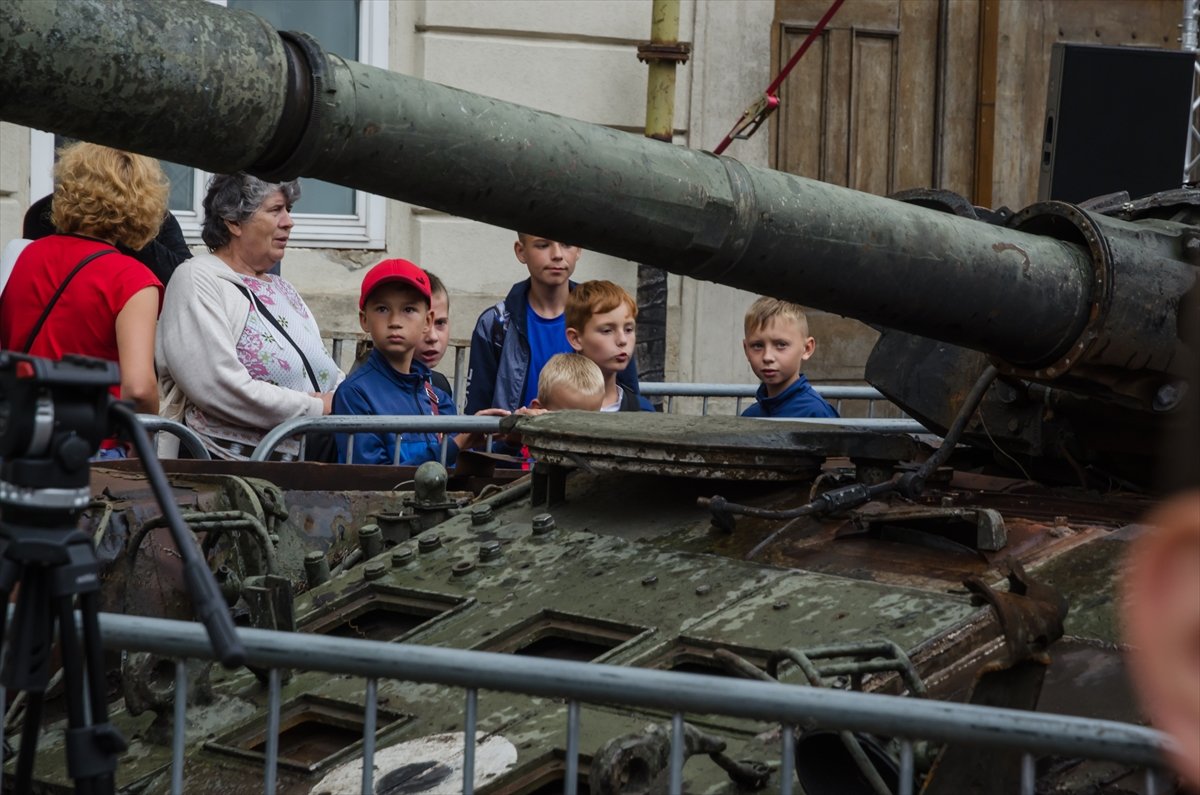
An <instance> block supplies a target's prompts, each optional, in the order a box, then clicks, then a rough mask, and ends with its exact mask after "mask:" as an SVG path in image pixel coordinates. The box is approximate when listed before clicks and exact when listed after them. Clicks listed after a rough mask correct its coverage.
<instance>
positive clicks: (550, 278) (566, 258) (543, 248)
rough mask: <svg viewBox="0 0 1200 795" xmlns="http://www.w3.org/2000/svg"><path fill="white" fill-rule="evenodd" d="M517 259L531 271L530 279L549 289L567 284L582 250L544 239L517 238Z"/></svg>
mask: <svg viewBox="0 0 1200 795" xmlns="http://www.w3.org/2000/svg"><path fill="white" fill-rule="evenodd" d="M513 251H514V252H515V253H516V255H517V259H518V260H520V261H521V262H523V263H524V264H525V267H526V268H528V269H529V278H531V279H533V280H534V281H535V282H538V283H540V284H543V285H545V286H547V287H557V286H559V285H562V284H566V283H567V282H568V281H570V279H571V274H572V273H574V272H575V263H576V262H578V261H579V255H580V254H581V253H583V252H582V250H581V249H580V248H579V246H569V245H567V244H565V243H559V242H558V241H556V240H547V239H546V238H544V237H527V236H522V237H519V238H517V242H516V243H514V244H513Z"/></svg>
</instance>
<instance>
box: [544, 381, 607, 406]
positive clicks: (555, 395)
mask: <svg viewBox="0 0 1200 795" xmlns="http://www.w3.org/2000/svg"><path fill="white" fill-rule="evenodd" d="M531 405H533V407H534V408H540V409H545V410H546V411H599V410H600V408H601V406H603V405H604V392H598V393H596V394H595V395H585V394H584V393H582V392H580V391H579V390H578V389H573V388H571V387H569V386H567V385H566V384H559V385H558V386H556V387H554V389H552V390H551V391H550V394H549V395H547V396H546V402H545V403H542V402H541V401H538V400H534V401H533V404H531Z"/></svg>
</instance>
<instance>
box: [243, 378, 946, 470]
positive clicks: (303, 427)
mask: <svg viewBox="0 0 1200 795" xmlns="http://www.w3.org/2000/svg"><path fill="white" fill-rule="evenodd" d="M854 388H857V387H854ZM762 419H763V421H764V422H775V421H786V418H781V417H775V418H762ZM500 420H501V418H500V417H464V416H458V415H449V416H436V417H432V416H425V415H422V416H415V415H407V414H397V415H379V416H354V417H340V416H325V417H298V418H296V419H294V420H288V421H287V422H285V423H282V424H281V425H277V426H275V427H274V428H273V429H271V430H270V431H269V432H268V433H267V434H266V435H265V436H264V437H263V438H262V441H261V442H259V443H258V446H257V447H256V448H254V453H253V454H251V456H250V460H251V461H269V460H270V459H271V455H272V454H274V452H275V448H276V447H278V446H279V443H280V442H282V441H284V440H285V439H288V438H290V437H292V436H297V435H299V434H303V433H307V432H309V431H320V432H324V433H347V434H353V433H363V432H370V433H390V434H393V435H395V436H396V437H397V442H398V441H399V437H400V436H402V435H403V434H405V433H441V434H444V435H443V437H442V447H441V462H442V464H445V463H446V454H447V447H448V445H449V443H450V435H451V434H455V433H483V434H492V433H497V432H499V430H500ZM804 422H808V423H812V424H815V425H836V426H839V427H850V428H867V429H870V430H874V431H878V432H880V433H928V431H927V430H926V428H925V426H923V425H921V424H920V423H919V422H917V421H916V420H910V419H887V418H882V417H874V418H863V417H859V418H848V419H841V418H837V417H810V418H808V419H806V420H804ZM346 448H347V449H346V457H347V458H350V459H353V456H354V437H353V436H350V437H349V438H348V439H347V444H346ZM399 458H400V445H399V444H398V443H397V444H396V445H395V450H394V452H393V457H392V463H393V464H399V463H400V461H399ZM300 460H301V461H303V460H304V444H303V442H301V445H300Z"/></svg>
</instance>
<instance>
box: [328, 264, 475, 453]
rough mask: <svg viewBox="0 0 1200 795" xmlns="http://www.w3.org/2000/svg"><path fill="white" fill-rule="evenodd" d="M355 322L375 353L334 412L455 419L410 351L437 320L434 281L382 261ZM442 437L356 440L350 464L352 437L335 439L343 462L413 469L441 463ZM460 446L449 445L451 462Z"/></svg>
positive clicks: (345, 385)
mask: <svg viewBox="0 0 1200 795" xmlns="http://www.w3.org/2000/svg"><path fill="white" fill-rule="evenodd" d="M358 310H359V311H358V322H359V324H360V325H361V326H362V330H363V331H365V332H366V333H368V334H370V335H371V340H372V341H373V342H374V345H375V348H374V350H372V351H371V355H370V356H369V357H368V358H367V360H366V362H364V363H363V365H362V366H361V367H359V368H358V369H357V370H355V371H354V372H353V373H352V374H351V375H350V376H349V377H347V378H346V380H345V381H343V382H342V384H341V386H339V387H338V390H337V394H335V395H334V398H333V413H334V414H343V415H364V414H365V415H397V414H402V415H425V416H437V415H440V414H443V415H444V414H456V413H457V412H456V411H455V408H454V401H453V400H451V398H450V396H449V395H448V394H447V393H446V392H444V391H443V390H441V389H438V388H437V387H435V386H434V385H433V383H432V381H431V380H430V376H431V373H430V370H429V368H428V367H426V366H425V365H424V364H423V363H422V362H420V361H418V360H416V359H415V358H414V356H413V352H414V351H415V350H416V348H417V347H418V346H419V345H420V344H421V340H422V339H423V338H424V336H425V334H426V331H427V329H428V328H429V325H430V324H431V323H432V322H433V312H432V311H431V309H430V288H429V277H428V276H427V275H426V274H425V271H423V270H421V269H420V268H418V267H417V266H416V265H414V264H413V263H411V262H409V261H408V260H403V259H389V260H384V261H383V262H380V263H379V264H378V265H376V266H375V267H373V268H371V270H369V271H367V275H366V276H365V277H364V278H363V283H362V291H361V293H360V294H359V301H358ZM438 437H439V434H435V433H404V434H401V435H400V439H399V449H398V450H397V448H396V444H397V439H396V434H394V433H357V434H354V449H353V459H352V460H349V459H348V458H347V455H346V453H347V447H348V439H349V435H348V434H338V437H337V446H338V460H339V461H341V462H343V463H346V462H347V461H348V460H349V461H350V463H355V464H392V463H400V464H405V465H409V466H415V465H417V464H422V463H424V462H426V461H436V460H437V459H438V457H439V455H440V440H439V438H438ZM457 453H458V446H457V444H456V443H455V442H454V441H453V440H451V441H450V442H449V446H448V450H447V455H446V462H447V464H450V463H452V462H453V461H454V458H455V456H456V455H457Z"/></svg>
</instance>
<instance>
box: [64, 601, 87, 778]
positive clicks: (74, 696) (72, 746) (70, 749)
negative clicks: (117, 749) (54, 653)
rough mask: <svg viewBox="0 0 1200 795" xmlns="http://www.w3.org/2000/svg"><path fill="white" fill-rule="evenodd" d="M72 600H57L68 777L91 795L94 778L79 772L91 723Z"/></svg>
mask: <svg viewBox="0 0 1200 795" xmlns="http://www.w3.org/2000/svg"><path fill="white" fill-rule="evenodd" d="M71 601H72V600H71V597H70V596H59V597H56V598H55V600H54V602H55V605H56V606H57V607H58V631H59V638H60V642H61V644H62V645H61V646H60V647H59V648H61V649H62V666H63V683H64V684H65V685H66V690H67V775H69V776H70V777H71V778H72V779H74V780H75V792H76V795H92V792H93V788H92V783H93V782H92V779H91V777H90V776H85V775H83V771H81V770H80V766H81V765H80V763H81V761H82V760H81V759H80V757H82V756H84V755H85V754H87V751H86V749H83V748H80V747H78V744H79V742H80V739H82V738H83V737H85V736H86V732H87V724H88V720H87V712H86V708H85V706H84V699H85V697H84V692H83V676H84V672H83V665H82V662H83V658H82V654H81V649H80V645H79V634H78V632H77V631H76V630H75V616H74V611H73V610H72V609H71V607H72V605H71Z"/></svg>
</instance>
